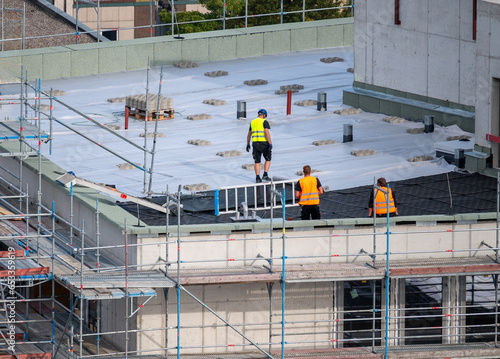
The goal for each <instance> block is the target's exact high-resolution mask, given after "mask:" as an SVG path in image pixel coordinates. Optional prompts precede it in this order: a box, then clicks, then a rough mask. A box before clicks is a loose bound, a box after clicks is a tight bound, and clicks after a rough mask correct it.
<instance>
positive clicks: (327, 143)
mask: <svg viewBox="0 0 500 359" xmlns="http://www.w3.org/2000/svg"><path fill="white" fill-rule="evenodd" d="M334 143H337V141H336V140H321V141H314V142H313V143H312V144H313V145H314V146H324V145H332V144H334Z"/></svg>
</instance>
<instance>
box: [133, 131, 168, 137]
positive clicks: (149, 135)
mask: <svg viewBox="0 0 500 359" xmlns="http://www.w3.org/2000/svg"><path fill="white" fill-rule="evenodd" d="M139 137H142V138H144V133H140V134H139ZM154 137H155V134H154V132H148V133H147V135H146V138H154ZM156 137H165V134H164V133H161V132H157V133H156Z"/></svg>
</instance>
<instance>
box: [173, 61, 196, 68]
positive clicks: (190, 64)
mask: <svg viewBox="0 0 500 359" xmlns="http://www.w3.org/2000/svg"><path fill="white" fill-rule="evenodd" d="M174 66H175V67H178V68H180V69H190V68H193V67H198V64H197V63H196V62H192V61H181V62H176V63H175V64H174Z"/></svg>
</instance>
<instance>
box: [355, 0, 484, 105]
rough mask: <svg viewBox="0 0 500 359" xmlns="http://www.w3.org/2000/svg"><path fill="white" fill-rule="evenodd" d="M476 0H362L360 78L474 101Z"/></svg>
mask: <svg viewBox="0 0 500 359" xmlns="http://www.w3.org/2000/svg"><path fill="white" fill-rule="evenodd" d="M472 3H473V2H472V1H470V0H441V1H432V0H415V1H405V2H401V5H400V19H401V25H394V0H391V1H387V0H357V1H356V5H355V6H356V11H355V30H354V39H355V40H354V58H355V66H354V69H355V73H354V76H355V80H356V81H359V82H363V83H367V84H372V85H377V86H381V87H387V88H390V89H394V90H399V91H404V92H411V93H413V94H416V95H421V96H425V97H429V98H436V99H441V100H447V101H450V102H454V103H459V104H463V105H467V106H474V105H475V95H476V94H475V86H474V85H475V76H476V74H475V54H476V47H475V41H474V40H473V38H472V29H473V26H472V20H473V17H472Z"/></svg>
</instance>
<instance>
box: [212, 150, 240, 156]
mask: <svg viewBox="0 0 500 359" xmlns="http://www.w3.org/2000/svg"><path fill="white" fill-rule="evenodd" d="M216 155H217V156H220V157H238V156H241V155H243V153H242V152H241V151H236V150H233V151H221V152H217V153H216Z"/></svg>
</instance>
